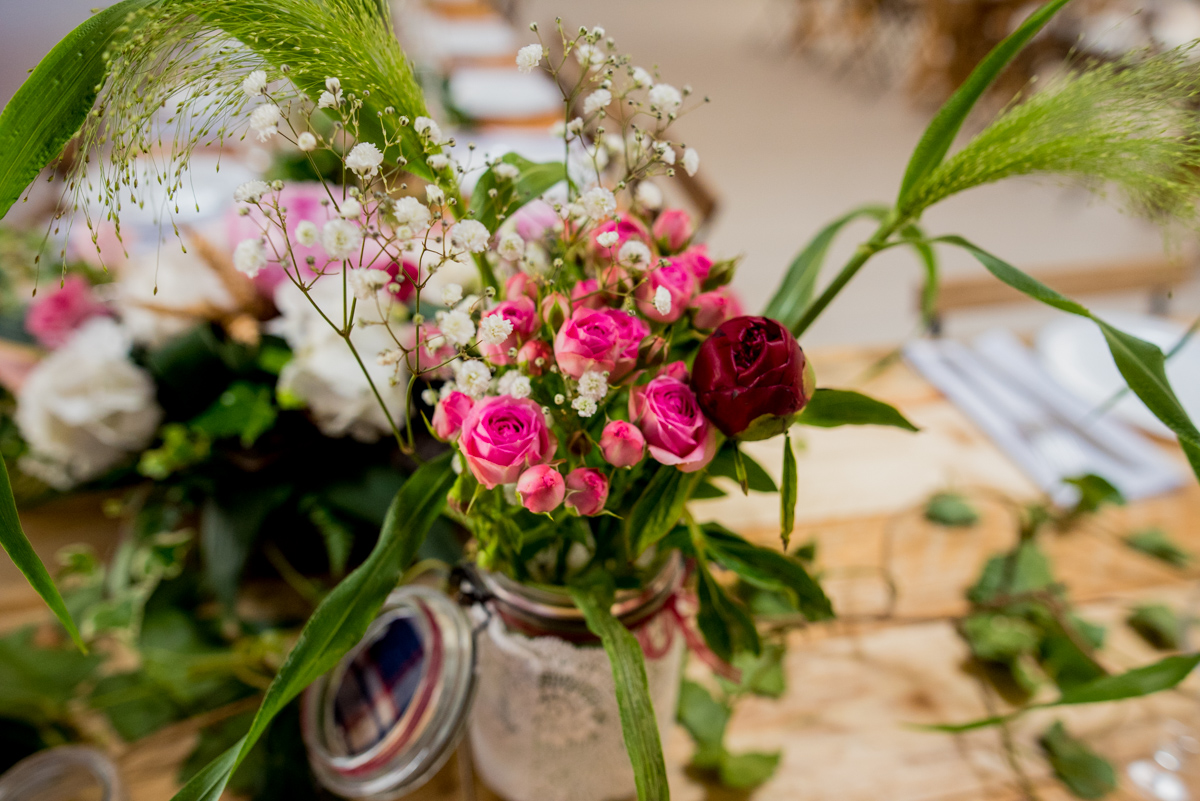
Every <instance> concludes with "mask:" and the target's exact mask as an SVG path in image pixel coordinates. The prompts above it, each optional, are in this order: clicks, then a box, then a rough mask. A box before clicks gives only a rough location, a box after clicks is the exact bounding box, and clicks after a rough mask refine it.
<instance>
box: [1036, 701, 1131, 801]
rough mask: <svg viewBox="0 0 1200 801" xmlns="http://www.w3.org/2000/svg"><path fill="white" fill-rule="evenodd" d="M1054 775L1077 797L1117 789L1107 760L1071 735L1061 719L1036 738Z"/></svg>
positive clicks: (1115, 775)
mask: <svg viewBox="0 0 1200 801" xmlns="http://www.w3.org/2000/svg"><path fill="white" fill-rule="evenodd" d="M1038 743H1039V744H1040V745H1041V746H1042V750H1043V751H1044V752H1045V754H1046V758H1047V759H1049V760H1050V766H1051V767H1052V768H1054V775H1055V776H1057V777H1058V780H1059V781H1061V782H1062V783H1063V784H1064V785H1066V787H1067V789H1068V790H1070V791H1071V793H1072V794H1073V795H1074V796H1075V797H1077V798H1084V799H1094V798H1103V797H1104V796H1106V795H1108V794H1109V793H1111V792H1112V791H1113V790H1115V789H1117V773H1116V771H1115V770H1113V766H1112V765H1111V764H1109V762H1108V760H1107V759H1105V758H1104V757H1102V756H1100V755H1099V754H1097V753H1096V752H1095V751H1093V750H1092V749H1090V748H1088V746H1087V744H1086V743H1084V742H1083V741H1082V740H1080V739H1078V738H1076V737H1073V736H1071V734H1070V733H1069V732H1067V730H1066V728H1065V727H1064V726H1063V724H1062V721H1061V720H1056V721H1054V724H1053V725H1052V726H1050V728H1049V729H1047V730H1046V731H1045V732H1043V733H1042V736H1041V737H1040V738H1039V739H1038Z"/></svg>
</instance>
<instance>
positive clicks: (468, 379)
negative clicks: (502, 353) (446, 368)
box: [454, 359, 492, 398]
mask: <svg viewBox="0 0 1200 801" xmlns="http://www.w3.org/2000/svg"><path fill="white" fill-rule="evenodd" d="M454 381H455V383H457V384H458V389H459V391H461V392H465V393H466V394H468V395H470V396H471V397H472V398H482V397H483V396H484V395H486V394H487V391H488V389H489V388H490V387H491V385H492V372H491V370H489V369H488V368H487V365H486V364H484V363H483V362H481V361H476V360H474V359H472V360H471V361H466V362H460V363H459V364H458V366H457V368H456V369H455V371H454Z"/></svg>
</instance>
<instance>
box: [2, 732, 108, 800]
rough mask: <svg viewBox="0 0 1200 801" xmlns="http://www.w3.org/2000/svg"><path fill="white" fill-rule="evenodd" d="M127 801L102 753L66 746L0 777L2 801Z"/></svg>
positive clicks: (83, 747)
mask: <svg viewBox="0 0 1200 801" xmlns="http://www.w3.org/2000/svg"><path fill="white" fill-rule="evenodd" d="M85 799H86V801H124V799H125V791H124V788H123V787H122V786H121V780H120V778H119V777H118V776H117V767H116V765H114V764H113V763H112V761H111V760H109V758H108V757H107V756H105V755H104V754H103V752H101V751H98V750H96V749H95V748H89V747H87V746H82V745H64V746H59V747H58V748H51V749H49V750H47V751H41V752H39V753H36V754H34V755H33V756H31V757H27V758H26V759H23V760H21V761H20V762H18V763H17V764H15V765H13V766H12V767H11V768H9V769H8V771H7V772H6V773H5V774H4V775H3V776H0V801H85Z"/></svg>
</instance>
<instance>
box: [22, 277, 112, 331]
mask: <svg viewBox="0 0 1200 801" xmlns="http://www.w3.org/2000/svg"><path fill="white" fill-rule="evenodd" d="M107 311H108V310H107V309H106V308H105V307H104V304H103V303H101V302H100V301H98V300H96V296H95V295H94V294H92V285H91V284H89V283H88V282H87V279H85V278H82V277H81V276H78V275H72V276H68V277H67V279H66V280H65V281H63V284H62V287H58V288H55V289H54V290H52V291H51V292H49V293H48V294H45V295H42V296H41V297H39V298H37V299H36V300H35V301H34V302H33V305H32V306H30V307H29V313H28V314H27V315H26V317H25V330H26V331H28V332H29V333H31V334H33V336H34V338H35V339H36V340H37V341H38V343H40V344H41V345H43V346H45V347H47V348H57V347H59V346H60V345H63V344H65V343H66V341H67V340H68V339H70V338H71V334H73V333H75V329H77V328H79V326H81V325H83V324H84V322H86V321H87V320H89V319H91V318H92V317H95V316H96V315H99V314H107Z"/></svg>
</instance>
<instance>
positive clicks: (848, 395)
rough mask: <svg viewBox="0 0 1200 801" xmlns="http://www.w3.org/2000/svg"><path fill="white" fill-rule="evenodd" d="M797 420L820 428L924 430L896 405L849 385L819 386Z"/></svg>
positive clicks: (802, 423)
mask: <svg viewBox="0 0 1200 801" xmlns="http://www.w3.org/2000/svg"><path fill="white" fill-rule="evenodd" d="M796 422H797V423H798V424H800V425H805V426H817V427H819V428H836V427H838V426H893V427H895V428H903V429H904V430H905V431H920V429H919V428H917V427H916V426H915V425H913V424H912V423H910V422H909V421H908V419H907V418H906V417H905V416H904V415H902V414H901V413H900V412H899V411H898V410H897V409H896V407H894V406H891V405H889V404H887V403H884V402H883V401H881V400H876V399H875V398H872V397H869V396H867V395H864V394H862V393H861V392H854V391H853V390H849V389H825V388H820V389H817V390H816V391H814V392H813V396H812V397H811V398H810V399H809V401H808V405H807V406H805V407H804V411H802V412H800V414H799V415H798V416H797V417H796Z"/></svg>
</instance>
